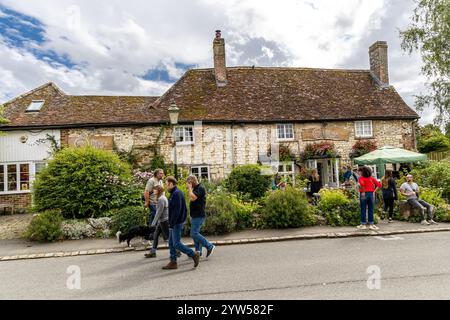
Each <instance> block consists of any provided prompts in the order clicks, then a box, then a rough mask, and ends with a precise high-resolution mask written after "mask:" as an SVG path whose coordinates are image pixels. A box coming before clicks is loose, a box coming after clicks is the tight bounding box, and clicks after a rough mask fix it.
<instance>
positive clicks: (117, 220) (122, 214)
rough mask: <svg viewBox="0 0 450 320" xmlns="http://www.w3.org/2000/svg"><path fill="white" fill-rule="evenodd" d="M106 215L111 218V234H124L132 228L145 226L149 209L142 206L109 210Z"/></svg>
mask: <svg viewBox="0 0 450 320" xmlns="http://www.w3.org/2000/svg"><path fill="white" fill-rule="evenodd" d="M108 215H109V216H110V217H111V218H112V223H111V233H112V234H115V233H116V232H117V231H122V232H125V231H127V230H128V229H129V228H130V227H133V226H145V225H147V220H148V216H149V209H147V208H144V207H143V206H139V207H125V208H122V209H114V210H111V211H110V212H109V213H108Z"/></svg>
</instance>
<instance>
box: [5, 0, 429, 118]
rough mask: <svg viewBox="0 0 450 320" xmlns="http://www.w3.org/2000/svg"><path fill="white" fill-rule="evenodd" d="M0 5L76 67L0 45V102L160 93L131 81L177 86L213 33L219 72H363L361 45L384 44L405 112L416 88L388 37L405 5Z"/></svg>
mask: <svg viewBox="0 0 450 320" xmlns="http://www.w3.org/2000/svg"><path fill="white" fill-rule="evenodd" d="M0 3H1V4H3V5H5V6H7V7H9V8H12V9H14V10H17V11H19V12H22V13H24V14H27V15H31V16H33V17H35V18H37V19H38V20H40V21H42V22H43V23H44V24H45V26H46V38H47V39H48V41H47V42H46V43H45V44H44V45H43V46H42V48H41V49H44V50H54V51H55V52H57V53H58V54H60V55H62V54H67V55H68V56H70V58H71V60H72V61H73V62H74V63H76V64H78V66H77V69H68V68H66V67H64V66H55V65H53V66H51V65H49V64H48V63H45V62H43V61H39V60H38V59H36V58H35V57H33V56H32V55H30V54H28V53H25V52H23V51H21V50H20V49H10V48H7V47H6V46H5V45H2V44H1V43H0V55H3V57H2V60H0V61H1V62H0V71H2V74H4V75H5V76H3V75H2V79H0V84H1V87H0V100H2V99H5V97H11V96H14V95H18V94H20V93H22V92H24V91H27V90H30V89H32V88H33V87H35V86H37V85H40V84H42V83H43V82H46V81H49V80H53V81H55V82H56V83H58V84H60V85H61V86H62V88H63V89H64V90H66V91H68V92H69V93H74V94H78V93H92V94H93V93H96V94H148V95H155V94H162V93H163V92H164V91H165V90H166V89H167V87H168V84H167V83H160V82H154V81H153V82H152V81H146V80H143V79H141V78H139V76H142V75H144V74H146V72H147V71H148V70H150V69H153V68H158V67H161V66H164V67H165V68H166V70H167V71H168V73H169V75H170V77H173V78H178V77H180V76H181V75H182V72H183V71H182V70H181V69H179V68H177V67H176V66H175V63H183V64H194V65H197V66H199V67H211V66H212V39H213V37H214V31H215V30H216V29H222V30H223V35H224V36H225V38H226V41H227V61H228V64H229V65H242V64H245V65H249V64H250V65H251V64H255V65H266V66H270V65H274V66H281V65H283V66H302V67H321V68H337V67H339V68H349V69H351V68H364V69H368V68H369V66H368V56H367V50H368V46H369V45H370V44H371V43H370V42H372V41H375V40H383V39H380V38H379V37H385V36H388V37H387V38H388V40H389V44H390V56H391V57H392V59H391V65H390V68H391V69H390V72H391V74H390V75H391V80H392V83H393V84H395V86H396V88H397V90H398V91H399V92H400V93H401V94H402V96H403V97H404V98H405V100H407V102H408V104H410V105H412V103H413V99H412V98H411V97H412V96H413V94H414V93H417V92H418V91H419V90H422V89H423V78H422V77H421V76H420V75H419V69H420V60H419V59H417V58H409V57H407V56H406V57H405V56H403V57H401V54H400V48H399V40H398V31H397V29H396V27H402V28H403V27H404V26H405V23H407V22H408V19H409V16H410V14H411V13H412V9H413V3H412V2H411V1H410V0H402V1H394V0H370V1H369V0H368V1H361V0H340V1H334V0H318V1H313V2H312V1H300V0H291V1H283V2H275V1H271V0H245V1H241V0H230V1H219V0H195V1H189V2H187V1H176V0H151V1H146V0H130V1H123V0H97V1H90V0H77V1H76V5H73V4H74V2H73V0H45V1H44V0H41V1H25V0H0ZM399 4H401V6H400V5H399ZM392 7H394V8H397V7H401V8H402V9H403V11H402V12H399V11H395V10H392ZM399 10H400V9H399ZM0 15H1V13H0ZM388 22H391V23H388ZM374 37H376V38H374ZM402 69H405V70H402ZM406 69H407V70H406ZM6 75H7V76H6ZM10 83H14V85H11V84H10ZM427 119H428V118H427Z"/></svg>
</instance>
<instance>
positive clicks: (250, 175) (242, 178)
mask: <svg viewBox="0 0 450 320" xmlns="http://www.w3.org/2000/svg"><path fill="white" fill-rule="evenodd" d="M261 169H262V167H261V166H258V165H245V166H239V167H236V168H234V169H233V170H232V171H231V173H230V174H229V176H228V177H227V179H226V180H225V181H224V185H225V187H226V188H227V189H228V190H229V191H230V192H232V193H236V194H242V195H243V196H244V197H248V198H250V199H259V198H262V197H264V195H265V193H266V192H267V191H268V190H269V189H270V185H271V177H270V176H267V175H263V174H261Z"/></svg>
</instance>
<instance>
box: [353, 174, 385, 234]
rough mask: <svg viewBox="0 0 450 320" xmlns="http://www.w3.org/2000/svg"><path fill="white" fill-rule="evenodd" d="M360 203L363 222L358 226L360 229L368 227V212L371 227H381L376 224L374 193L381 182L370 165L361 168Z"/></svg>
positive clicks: (374, 228)
mask: <svg viewBox="0 0 450 320" xmlns="http://www.w3.org/2000/svg"><path fill="white" fill-rule="evenodd" d="M358 183H359V186H360V188H359V192H360V195H361V196H360V203H361V224H360V225H359V226H358V227H357V228H358V229H360V230H365V229H366V228H367V227H366V212H367V211H368V213H369V214H368V215H369V229H371V230H378V229H379V228H378V227H377V226H376V225H375V224H374V219H373V211H374V193H375V192H376V191H377V190H378V189H379V188H381V183H379V182H378V180H377V179H375V178H374V177H372V170H371V169H370V168H369V167H362V168H361V177H360V178H359V180H358Z"/></svg>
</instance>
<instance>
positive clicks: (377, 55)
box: [369, 41, 389, 86]
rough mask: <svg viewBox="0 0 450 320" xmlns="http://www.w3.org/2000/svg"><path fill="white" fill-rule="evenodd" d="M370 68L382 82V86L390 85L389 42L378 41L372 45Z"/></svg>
mask: <svg viewBox="0 0 450 320" xmlns="http://www.w3.org/2000/svg"><path fill="white" fill-rule="evenodd" d="M369 57H370V70H371V71H372V72H373V74H374V76H375V77H376V78H377V80H378V81H379V82H380V84H381V86H389V67H388V44H387V42H386V41H377V42H375V43H374V44H373V45H371V46H370V49H369Z"/></svg>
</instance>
